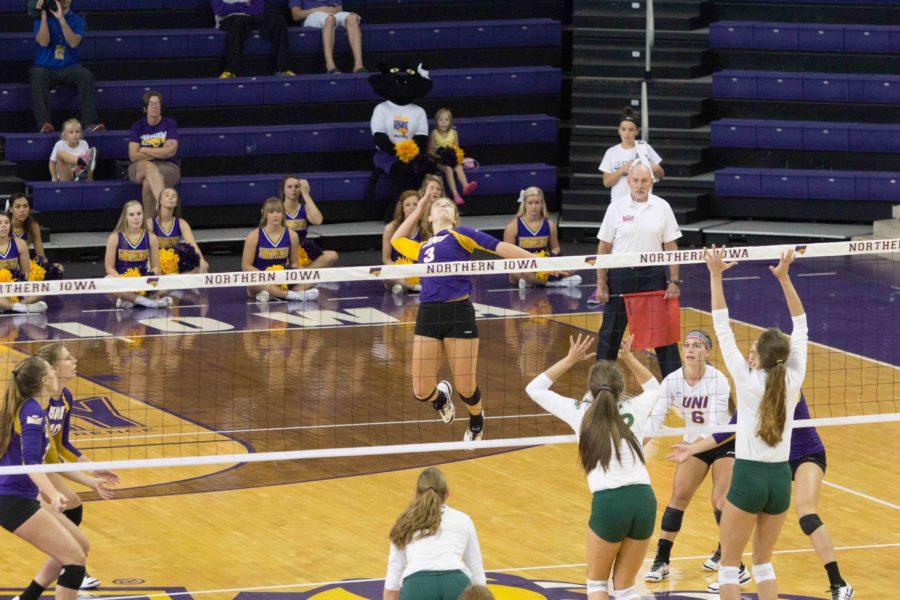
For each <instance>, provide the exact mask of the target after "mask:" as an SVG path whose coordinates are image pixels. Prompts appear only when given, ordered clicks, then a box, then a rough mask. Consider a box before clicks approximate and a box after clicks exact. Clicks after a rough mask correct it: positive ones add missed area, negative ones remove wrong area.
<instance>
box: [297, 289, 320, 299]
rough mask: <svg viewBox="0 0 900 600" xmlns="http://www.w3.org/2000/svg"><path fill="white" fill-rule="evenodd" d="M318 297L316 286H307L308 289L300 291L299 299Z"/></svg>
mask: <svg viewBox="0 0 900 600" xmlns="http://www.w3.org/2000/svg"><path fill="white" fill-rule="evenodd" d="M318 297H319V290H317V289H316V288H309V289H308V290H303V291H302V292H300V301H301V302H310V301H312V300H315V299H316V298H318Z"/></svg>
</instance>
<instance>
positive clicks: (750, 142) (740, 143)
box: [710, 119, 900, 153]
mask: <svg viewBox="0 0 900 600" xmlns="http://www.w3.org/2000/svg"><path fill="white" fill-rule="evenodd" d="M710 131H711V134H712V145H713V146H714V147H720V148H723V147H724V148H762V149H767V148H781V149H786V150H825V151H829V152H885V153H891V152H893V153H900V125H885V124H880V123H878V124H876V123H834V122H821V121H770V120H753V119H720V120H718V121H713V122H712V124H711V127H710Z"/></svg>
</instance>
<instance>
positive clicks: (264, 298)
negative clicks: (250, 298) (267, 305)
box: [256, 290, 271, 302]
mask: <svg viewBox="0 0 900 600" xmlns="http://www.w3.org/2000/svg"><path fill="white" fill-rule="evenodd" d="M270 297H271V296H269V292H267V291H266V290H262V291H261V292H258V293H257V294H256V301H257V302H268V301H269V298H270Z"/></svg>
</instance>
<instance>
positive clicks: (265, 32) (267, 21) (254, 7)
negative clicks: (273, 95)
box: [211, 0, 294, 79]
mask: <svg viewBox="0 0 900 600" xmlns="http://www.w3.org/2000/svg"><path fill="white" fill-rule="evenodd" d="M211 2H212V11H213V14H214V15H215V17H216V27H218V28H219V29H221V30H222V31H224V32H225V70H224V71H222V74H221V75H219V78H220V79H228V78H230V77H237V73H238V71H240V68H239V67H240V63H241V57H243V55H244V42H246V41H247V39H248V38H249V37H250V32H251V31H252V30H254V29H259V33H260V35H261V36H262V38H263V39H264V40H268V41H269V42H270V43H271V44H272V47H273V48H274V49H275V74H276V75H287V76H293V75H294V72H293V71H291V70H290V69H289V68H288V58H289V56H288V33H287V23H285V21H284V17H282V16H281V15H278V14H266V6H265V2H264V1H263V0H211Z"/></svg>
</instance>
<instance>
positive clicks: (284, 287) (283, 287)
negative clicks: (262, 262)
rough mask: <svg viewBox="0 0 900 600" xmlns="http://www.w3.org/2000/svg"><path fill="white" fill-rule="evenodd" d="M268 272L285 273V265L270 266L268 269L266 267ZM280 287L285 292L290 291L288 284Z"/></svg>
mask: <svg viewBox="0 0 900 600" xmlns="http://www.w3.org/2000/svg"><path fill="white" fill-rule="evenodd" d="M266 271H284V265H269V266H268V267H266ZM278 287H280V288H281V289H283V290H286V289H288V286H287V284H284V283H282V284H279V285H278Z"/></svg>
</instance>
